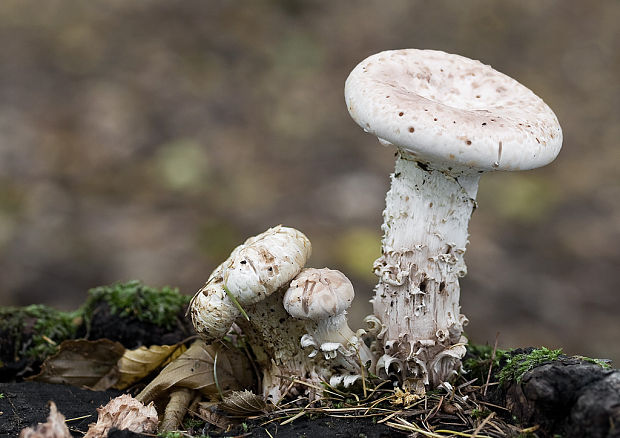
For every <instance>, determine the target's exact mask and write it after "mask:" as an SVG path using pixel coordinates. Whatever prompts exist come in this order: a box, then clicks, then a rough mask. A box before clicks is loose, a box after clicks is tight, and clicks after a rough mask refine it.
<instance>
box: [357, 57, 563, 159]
mask: <svg viewBox="0 0 620 438" xmlns="http://www.w3.org/2000/svg"><path fill="white" fill-rule="evenodd" d="M345 101H346V103H347V107H348V109H349V113H350V114H351V117H352V118H353V120H355V122H357V124H358V125H360V126H361V127H362V128H363V129H364V130H365V131H366V132H370V133H372V134H374V135H376V136H377V137H379V139H380V140H382V143H391V144H394V145H395V146H397V147H398V148H400V149H402V150H405V151H407V152H409V153H410V154H412V155H413V156H414V157H417V158H419V159H420V160H421V161H428V162H431V163H432V164H434V165H436V166H437V167H439V168H445V169H451V168H454V169H462V168H473V169H475V170H478V171H490V170H525V169H533V168H536V167H540V166H544V165H546V164H548V163H550V162H551V161H553V159H554V158H555V157H556V156H557V154H558V153H559V151H560V147H561V145H562V130H561V128H560V125H559V123H558V120H557V118H556V116H555V114H554V113H553V111H552V110H551V109H550V108H549V107H548V106H547V105H546V104H545V103H544V102H543V101H542V99H540V98H539V97H538V96H536V95H535V94H534V93H532V92H531V91H530V90H529V89H528V88H526V87H524V86H523V85H521V84H520V83H518V82H517V81H515V80H514V79H512V78H510V77H508V76H506V75H504V74H503V73H500V72H498V71H496V70H494V69H493V68H491V67H490V66H488V65H484V64H482V63H481V62H479V61H474V60H472V59H469V58H465V57H463V56H459V55H451V54H448V53H444V52H441V51H435V50H417V49H406V50H392V51H386V52H381V53H378V54H376V55H373V56H370V57H368V58H366V59H365V60H364V61H362V62H361V63H360V64H358V66H357V67H355V69H354V70H353V71H352V72H351V74H350V75H349V77H348V79H347V81H346V84H345Z"/></svg>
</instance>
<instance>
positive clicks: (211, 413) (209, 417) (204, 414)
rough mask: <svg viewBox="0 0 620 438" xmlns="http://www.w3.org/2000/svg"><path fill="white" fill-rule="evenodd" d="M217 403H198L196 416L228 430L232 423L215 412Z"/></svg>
mask: <svg viewBox="0 0 620 438" xmlns="http://www.w3.org/2000/svg"><path fill="white" fill-rule="evenodd" d="M216 408H217V403H210V402H202V403H198V412H197V414H196V415H197V416H198V417H199V418H201V419H203V420H204V421H206V422H207V423H209V424H212V425H213V426H216V427H219V428H220V429H222V430H228V429H229V428H230V426H232V425H233V424H234V423H233V422H232V421H230V419H228V418H227V417H225V416H223V415H221V414H219V413H217V411H216V410H215V409H216Z"/></svg>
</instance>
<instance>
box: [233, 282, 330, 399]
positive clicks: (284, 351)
mask: <svg viewBox="0 0 620 438" xmlns="http://www.w3.org/2000/svg"><path fill="white" fill-rule="evenodd" d="M282 296H283V292H275V293H273V294H272V295H270V296H268V297H266V298H265V299H264V300H263V301H260V302H258V303H256V304H253V305H250V306H247V307H246V308H245V310H246V312H247V314H248V316H249V318H250V320H249V321H247V320H245V319H244V318H238V319H237V323H238V325H239V326H240V327H241V328H242V330H243V333H244V334H245V335H246V336H247V341H248V345H249V346H250V348H251V349H252V352H253V353H254V355H255V357H256V361H257V363H258V365H259V368H260V370H261V371H262V376H261V377H262V385H261V386H262V391H263V395H264V396H265V397H266V398H268V399H270V400H271V401H272V402H273V403H276V402H277V401H278V400H280V398H281V397H282V396H284V395H285V391H286V389H287V388H288V387H289V385H290V383H291V382H292V379H299V380H303V381H307V382H314V381H315V380H316V381H318V379H317V378H316V371H315V368H316V367H317V366H319V365H318V364H320V363H321V362H320V359H319V358H317V359H312V358H308V355H307V353H306V352H304V351H303V349H302V348H301V345H300V344H299V340H300V339H301V337H302V336H303V335H304V334H305V333H306V324H305V321H301V320H299V319H295V318H291V316H290V315H289V314H288V313H286V310H284V306H283V305H282ZM310 324H311V326H312V327H316V324H315V323H310ZM282 377H284V378H282ZM298 389H299V388H297V387H295V388H291V390H292V391H293V392H294V391H297V390H298ZM301 389H302V390H303V389H305V388H301Z"/></svg>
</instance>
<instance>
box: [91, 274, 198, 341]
mask: <svg viewBox="0 0 620 438" xmlns="http://www.w3.org/2000/svg"><path fill="white" fill-rule="evenodd" d="M189 298H190V297H188V296H185V295H181V294H180V293H179V291H178V289H176V288H175V289H173V288H170V287H167V286H164V287H162V288H161V289H155V288H151V287H148V286H145V285H143V284H142V283H140V282H139V281H136V280H134V281H129V282H127V283H115V284H112V285H109V286H100V287H96V288H94V289H91V290H89V291H88V300H87V301H86V304H85V306H84V316H85V317H86V318H87V319H88V318H90V315H91V314H92V311H93V310H94V308H95V307H96V306H97V303H99V302H101V301H104V302H106V303H107V304H108V305H109V306H110V310H111V311H112V313H114V314H115V315H118V316H120V317H135V318H136V319H138V320H139V321H143V322H150V323H152V324H155V325H157V326H159V327H165V328H168V329H169V328H172V326H173V325H174V323H175V318H176V316H177V315H178V313H179V312H181V311H182V310H183V309H184V308H185V306H186V305H187V304H188V303H189Z"/></svg>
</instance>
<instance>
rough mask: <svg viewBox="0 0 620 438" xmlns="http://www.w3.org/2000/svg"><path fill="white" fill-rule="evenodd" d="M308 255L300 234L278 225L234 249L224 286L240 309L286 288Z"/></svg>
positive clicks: (307, 249) (225, 275)
mask: <svg viewBox="0 0 620 438" xmlns="http://www.w3.org/2000/svg"><path fill="white" fill-rule="evenodd" d="M311 252H312V246H311V245H310V241H309V240H308V238H307V237H306V236H305V235H304V234H303V233H302V232H301V231H298V230H296V229H294V228H288V227H283V226H281V225H278V226H277V227H274V228H270V229H268V230H267V231H265V232H264V233H261V234H259V235H257V236H254V237H250V238H249V239H248V240H246V241H245V243H244V244H243V245H240V246H239V247H237V248H235V250H234V251H233V253H232V255H231V256H230V258H229V259H228V260H227V262H226V263H225V264H224V269H223V276H224V284H225V285H226V287H227V288H228V290H229V291H230V293H231V294H232V295H234V296H235V298H237V300H238V301H239V303H241V305H244V306H245V305H250V304H255V303H257V302H259V301H262V300H263V299H264V298H265V297H267V296H269V295H271V294H272V293H274V292H275V291H276V290H278V289H279V288H281V287H283V286H285V285H287V284H288V282H289V281H291V280H292V279H293V278H294V277H295V276H296V275H297V274H298V273H299V271H301V269H302V268H303V267H304V265H305V264H306V261H307V260H308V258H309V257H310V254H311Z"/></svg>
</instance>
